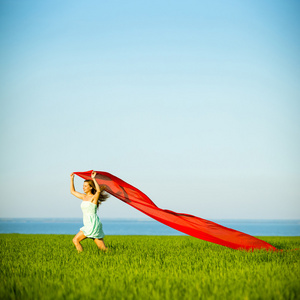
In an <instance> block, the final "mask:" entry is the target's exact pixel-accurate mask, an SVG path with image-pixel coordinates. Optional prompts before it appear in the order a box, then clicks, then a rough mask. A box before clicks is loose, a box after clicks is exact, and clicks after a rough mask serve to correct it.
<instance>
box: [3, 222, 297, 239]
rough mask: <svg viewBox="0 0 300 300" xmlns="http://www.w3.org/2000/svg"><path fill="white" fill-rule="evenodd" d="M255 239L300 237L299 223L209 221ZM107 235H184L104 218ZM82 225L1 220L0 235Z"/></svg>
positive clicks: (157, 226)
mask: <svg viewBox="0 0 300 300" xmlns="http://www.w3.org/2000/svg"><path fill="white" fill-rule="evenodd" d="M211 221H213V222H215V223H218V224H220V225H223V226H225V227H228V228H232V229H235V230H238V231H241V232H244V233H247V234H250V235H254V236H300V220H211ZM101 222H102V224H103V230H104V233H105V234H106V235H171V236H172V235H185V234H184V233H181V232H179V231H177V230H175V229H173V228H170V227H168V226H166V225H164V224H161V223H159V222H157V221H155V220H148V219H103V220H101ZM82 226H83V223H82V219H81V218H75V219H61V218H60V219H55V218H51V219H49V218H46V219H33V218H19V219H9V218H2V219H0V233H21V234H72V235H75V234H76V233H77V232H78V231H79V229H80V227H82Z"/></svg>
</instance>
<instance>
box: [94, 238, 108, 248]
mask: <svg viewBox="0 0 300 300" xmlns="http://www.w3.org/2000/svg"><path fill="white" fill-rule="evenodd" d="M94 242H95V243H96V245H97V246H98V248H99V249H100V250H103V251H105V250H107V248H106V246H105V244H104V241H103V239H94Z"/></svg>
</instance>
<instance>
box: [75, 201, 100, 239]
mask: <svg viewBox="0 0 300 300" xmlns="http://www.w3.org/2000/svg"><path fill="white" fill-rule="evenodd" d="M81 209H82V213H83V225H84V226H83V227H81V228H80V230H81V231H82V232H83V234H84V235H85V236H86V237H88V238H93V239H102V238H103V237H104V232H103V230H102V223H101V222H100V219H99V217H98V215H97V205H96V204H94V203H92V202H90V201H82V203H81Z"/></svg>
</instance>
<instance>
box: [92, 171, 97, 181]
mask: <svg viewBox="0 0 300 300" xmlns="http://www.w3.org/2000/svg"><path fill="white" fill-rule="evenodd" d="M96 174H97V172H95V171H93V172H92V175H91V177H92V179H94V178H95V177H96Z"/></svg>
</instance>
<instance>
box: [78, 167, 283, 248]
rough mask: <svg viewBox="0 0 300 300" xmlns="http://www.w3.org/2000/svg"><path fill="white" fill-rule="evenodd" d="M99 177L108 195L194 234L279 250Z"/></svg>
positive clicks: (240, 245) (231, 245) (87, 174)
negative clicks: (181, 212) (162, 205)
mask: <svg viewBox="0 0 300 300" xmlns="http://www.w3.org/2000/svg"><path fill="white" fill-rule="evenodd" d="M91 173H92V171H87V172H74V174H76V175H78V176H79V177H81V178H83V179H91ZM96 180H97V182H98V184H99V185H103V186H105V191H106V192H108V193H109V194H111V195H113V196H115V197H116V198H118V199H120V200H122V201H124V202H125V203H127V204H129V205H130V206H132V207H134V208H136V209H137V210H139V211H141V212H143V213H144V214H146V215H147V216H149V217H151V218H153V219H155V220H157V221H159V222H161V223H163V224H165V225H168V226H170V227H172V228H174V229H176V230H178V231H181V232H183V233H186V234H188V235H191V236H193V237H196V238H199V239H201V240H205V241H208V242H212V243H215V244H219V245H222V246H226V247H229V248H232V249H245V250H253V249H267V250H277V249H276V248H275V247H273V246H272V245H270V244H268V243H266V242H264V241H262V240H259V239H257V238H255V237H253V236H251V235H248V234H245V233H243V232H240V231H237V230H234V229H230V228H227V227H224V226H222V225H219V224H217V223H214V222H211V221H208V220H204V219H201V218H198V217H195V216H192V215H188V214H180V213H176V212H173V211H171V210H166V209H161V208H159V207H157V206H156V205H155V204H154V203H153V202H152V201H151V200H150V199H149V198H148V197H147V196H146V195H145V194H144V193H142V192H141V191H140V190H138V189H137V188H135V187H134V186H132V185H130V184H128V183H127V182H125V181H123V180H121V179H120V178H118V177H116V176H114V175H112V174H109V173H106V172H98V171H97V175H96Z"/></svg>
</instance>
